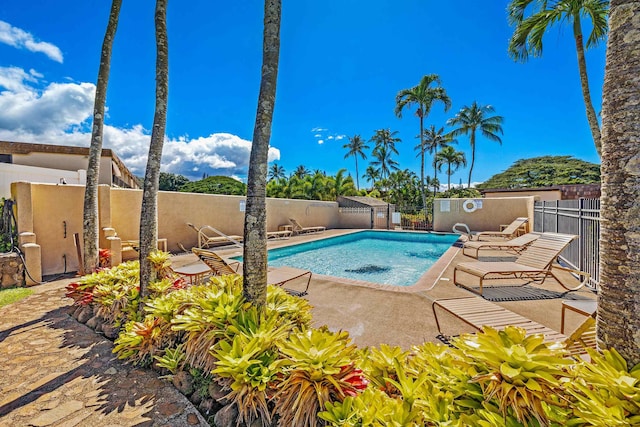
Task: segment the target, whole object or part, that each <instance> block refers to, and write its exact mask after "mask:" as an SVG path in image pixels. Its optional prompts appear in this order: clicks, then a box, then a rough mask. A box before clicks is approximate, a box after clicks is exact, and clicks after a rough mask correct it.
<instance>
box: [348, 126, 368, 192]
mask: <svg viewBox="0 0 640 427" xmlns="http://www.w3.org/2000/svg"><path fill="white" fill-rule="evenodd" d="M342 148H346V149H347V150H348V151H347V154H345V155H344V158H345V159H346V158H347V157H350V156H353V158H354V159H356V187H357V189H358V190H360V181H359V180H358V156H360V157H362V160H364V159H366V158H367V155H366V154H364V151H363V150H368V149H369V146H368V145H367V144H366V143H365V141H364V140H363V139H362V138H361V137H360V135H354V136H350V137H349V142H347V143H346V144H344V145H343V146H342Z"/></svg>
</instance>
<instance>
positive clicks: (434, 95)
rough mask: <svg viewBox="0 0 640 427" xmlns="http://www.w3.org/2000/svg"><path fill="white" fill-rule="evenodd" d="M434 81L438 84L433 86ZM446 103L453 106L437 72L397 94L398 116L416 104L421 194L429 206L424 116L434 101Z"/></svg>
mask: <svg viewBox="0 0 640 427" xmlns="http://www.w3.org/2000/svg"><path fill="white" fill-rule="evenodd" d="M432 83H436V84H437V85H438V86H435V87H431V84H432ZM436 101H440V102H442V103H443V104H444V110H445V111H448V110H449V108H451V100H450V99H449V96H448V95H447V91H445V90H444V88H442V87H441V86H440V77H438V75H437V74H427V75H425V76H423V77H422V79H421V80H420V83H418V85H417V86H414V87H412V88H410V89H403V90H401V91H400V92H398V94H397V95H396V109H395V112H396V116H398V117H399V118H402V110H403V109H404V108H405V107H409V106H412V105H414V104H415V105H416V116H418V118H419V119H420V145H419V147H420V194H421V195H422V206H423V207H426V206H427V197H426V195H425V193H424V153H425V150H424V148H425V145H424V118H425V117H427V116H428V115H429V112H430V111H431V106H432V105H433V103H434V102H436Z"/></svg>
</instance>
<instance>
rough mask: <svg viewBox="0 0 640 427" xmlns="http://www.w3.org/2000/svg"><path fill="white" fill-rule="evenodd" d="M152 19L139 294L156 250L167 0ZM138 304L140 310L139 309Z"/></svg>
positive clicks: (151, 275)
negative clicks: (152, 75)
mask: <svg viewBox="0 0 640 427" xmlns="http://www.w3.org/2000/svg"><path fill="white" fill-rule="evenodd" d="M155 23H156V52H157V53H156V106H155V114H154V115H153V128H152V130H151V142H150V143H149V156H148V159H147V168H146V171H145V174H144V186H143V191H142V208H141V210H140V297H141V299H142V298H144V297H146V296H147V295H148V285H149V283H151V282H152V281H153V280H155V277H154V274H155V272H154V270H153V268H152V266H151V262H150V261H149V255H150V254H151V252H153V251H155V250H156V245H157V241H158V187H159V181H160V161H161V160H162V146H163V144H164V134H165V127H166V124H167V100H168V96H169V43H168V40H167V0H157V1H156V10H155ZM143 305H144V304H140V308H139V310H140V313H143V308H144V307H143Z"/></svg>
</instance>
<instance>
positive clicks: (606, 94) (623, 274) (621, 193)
mask: <svg viewBox="0 0 640 427" xmlns="http://www.w3.org/2000/svg"><path fill="white" fill-rule="evenodd" d="M638 16H640V3H639V2H637V1H633V2H630V1H621V0H612V1H611V16H610V18H609V19H610V22H612V23H613V22H615V23H616V25H612V26H611V34H610V35H609V41H608V47H607V58H606V70H605V77H604V87H603V99H602V198H601V202H602V206H601V214H602V221H601V223H600V239H599V241H600V291H599V292H598V328H597V329H598V346H599V347H600V348H609V347H614V348H615V349H616V350H618V352H619V353H620V354H621V355H622V357H624V358H625V359H626V361H627V364H628V366H629V367H631V366H634V365H635V364H637V363H640V336H639V335H638V331H639V330H640V307H639V306H638V298H637V295H638V293H639V291H640V263H638V254H640V241H639V240H638V237H637V236H638V234H637V230H638V229H639V228H640V217H639V216H638V213H637V210H638V203H637V200H639V199H640V186H638V185H637V183H638V174H637V166H636V165H637V159H638V158H640V145H639V144H638V139H640V129H639V128H638V118H639V117H640V104H638V94H639V90H638V88H639V87H640V50H638V38H637V37H631V36H630V35H631V34H640V20H638Z"/></svg>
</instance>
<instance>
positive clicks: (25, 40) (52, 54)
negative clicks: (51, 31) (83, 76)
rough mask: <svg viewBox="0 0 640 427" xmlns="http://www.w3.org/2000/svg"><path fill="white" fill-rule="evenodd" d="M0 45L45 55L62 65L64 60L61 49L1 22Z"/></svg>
mask: <svg viewBox="0 0 640 427" xmlns="http://www.w3.org/2000/svg"><path fill="white" fill-rule="evenodd" d="M0 43H5V44H8V45H9V46H13V47H15V48H18V49H27V50H29V51H31V52H40V53H44V54H45V55H47V56H48V57H49V59H51V60H53V61H56V62H59V63H62V61H63V60H64V59H63V57H62V52H61V51H60V49H59V48H58V47H57V46H56V45H54V44H52V43H48V42H42V41H38V40H36V39H35V38H34V37H33V35H32V34H31V33H28V32H26V31H24V30H22V29H20V28H17V27H14V26H12V25H11V24H9V23H8V22H5V21H0Z"/></svg>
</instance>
